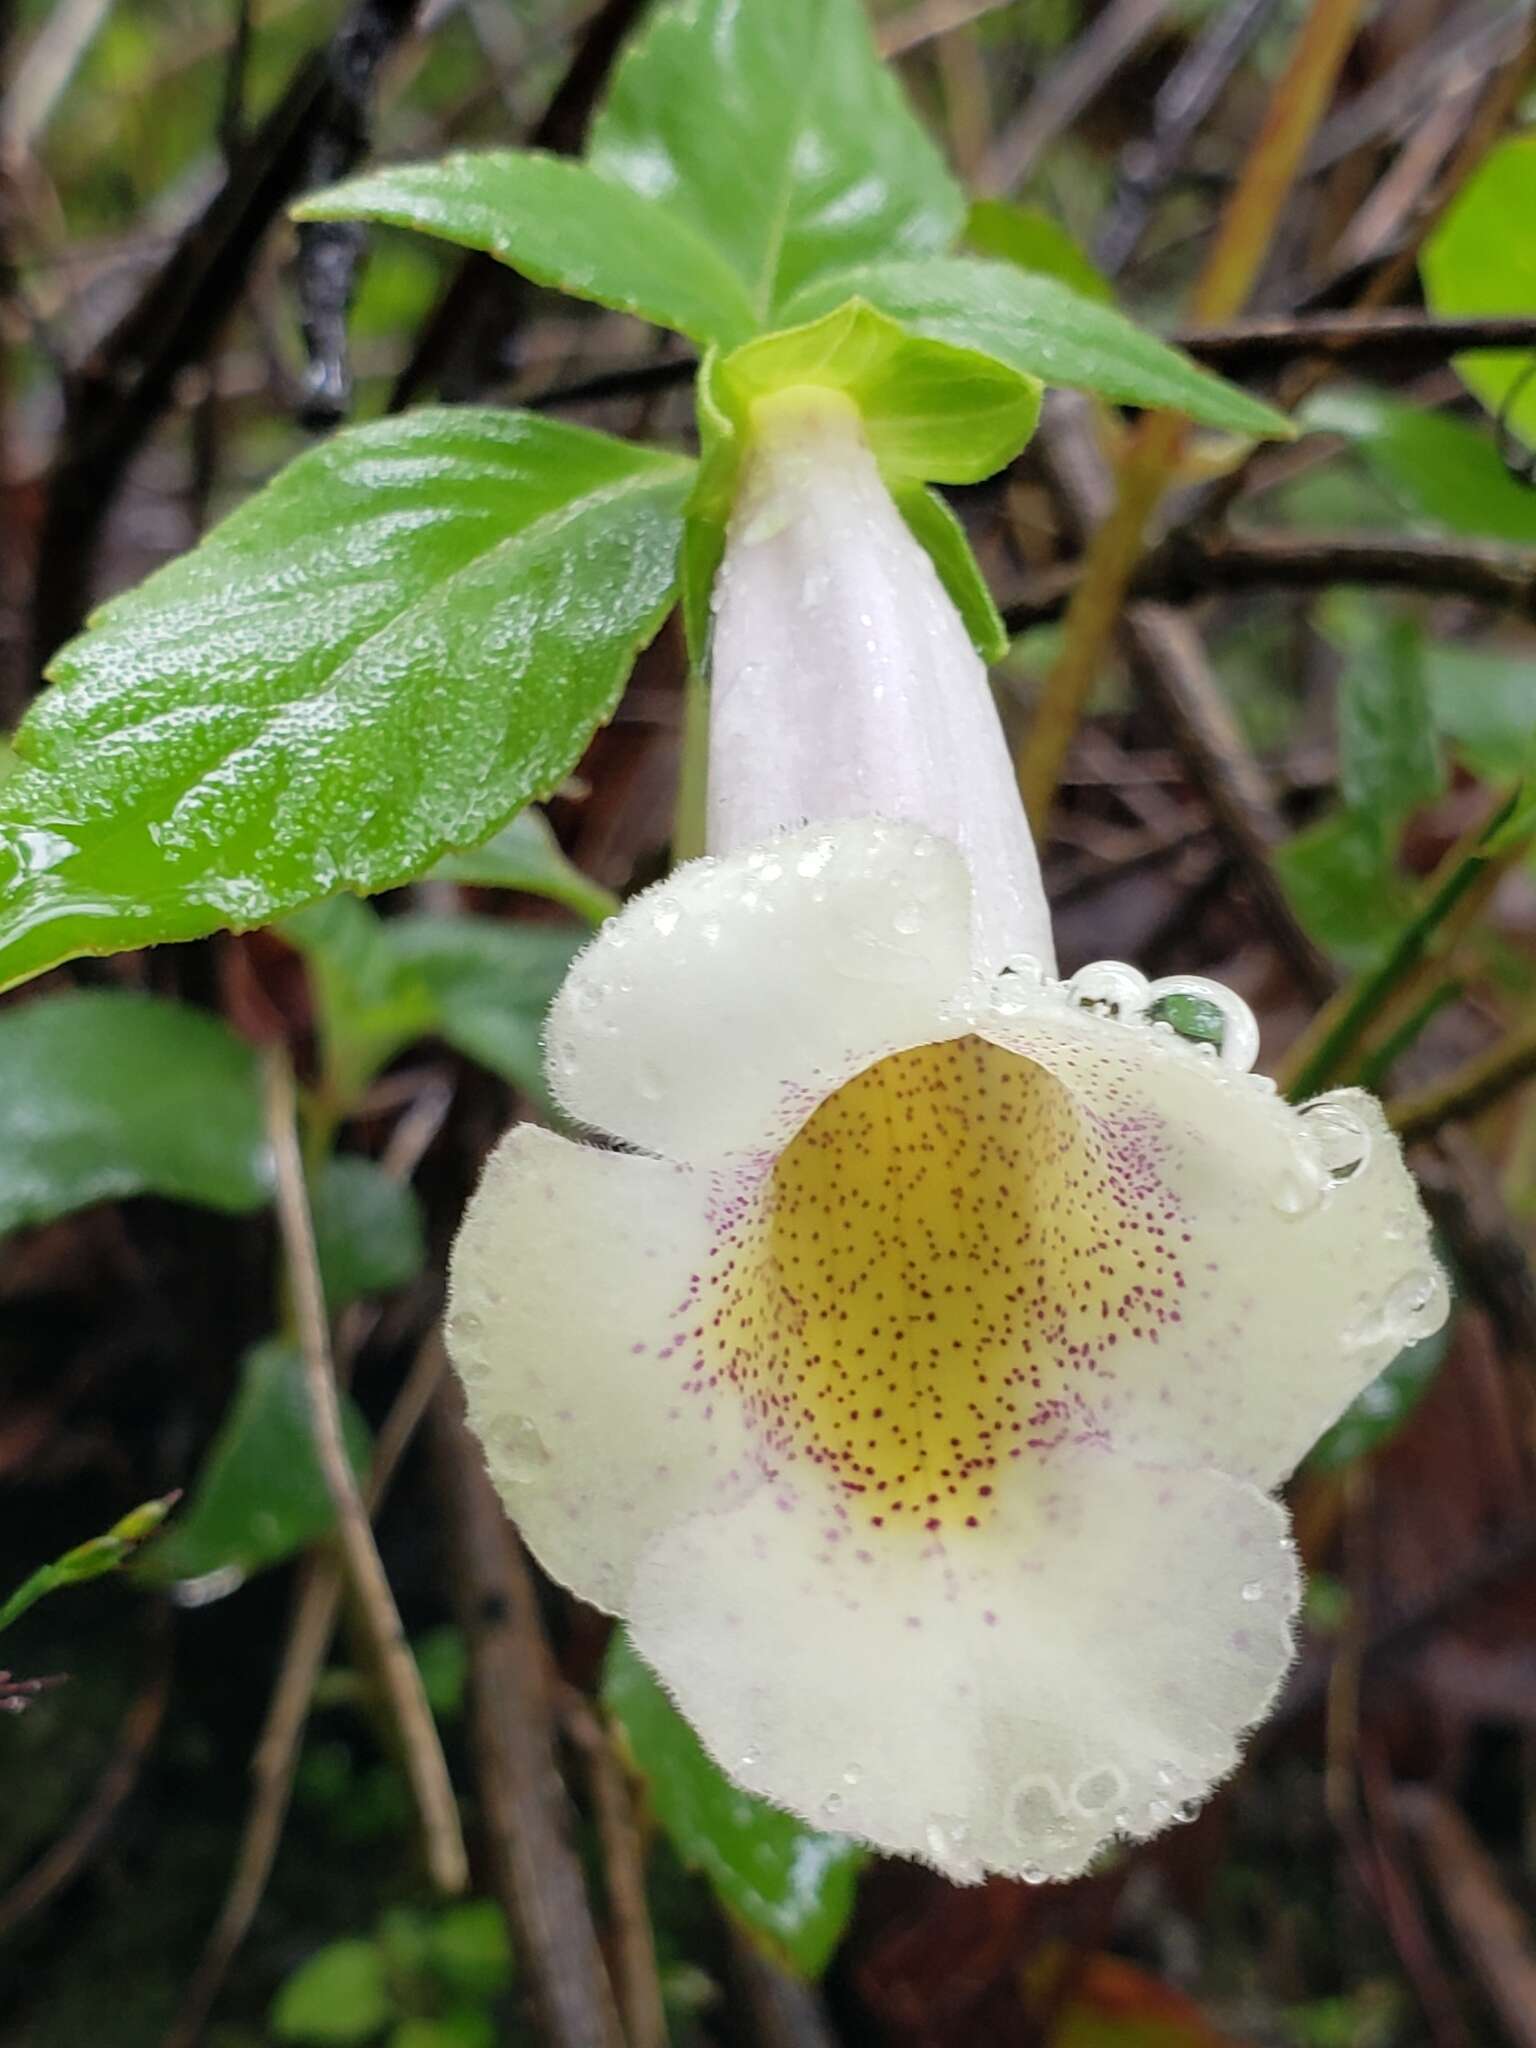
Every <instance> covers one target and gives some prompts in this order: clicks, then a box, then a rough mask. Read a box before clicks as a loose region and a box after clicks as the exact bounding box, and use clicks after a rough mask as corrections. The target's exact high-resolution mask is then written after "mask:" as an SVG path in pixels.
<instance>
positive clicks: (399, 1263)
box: [309, 1153, 427, 1315]
mask: <svg viewBox="0 0 1536 2048" xmlns="http://www.w3.org/2000/svg"><path fill="white" fill-rule="evenodd" d="M309 1200H310V1208H311V1210H312V1212H313V1216H314V1223H315V1249H316V1251H317V1252H318V1254H319V1258H320V1273H321V1277H322V1278H323V1280H324V1282H325V1298H326V1301H327V1303H328V1304H329V1306H330V1310H331V1313H332V1314H333V1315H336V1314H339V1313H340V1311H341V1310H342V1309H344V1308H345V1307H346V1306H347V1304H348V1302H352V1301H360V1300H362V1298H363V1297H364V1296H365V1295H369V1294H388V1293H389V1292H390V1291H391V1290H392V1289H393V1288H396V1287H404V1286H405V1285H406V1283H407V1282H408V1281H411V1280H414V1279H415V1278H416V1275H417V1274H418V1273H419V1272H420V1271H421V1269H422V1267H423V1266H424V1265H425V1264H426V1257H427V1248H426V1243H425V1240H424V1238H423V1236H422V1227H421V1206H420V1204H419V1203H418V1202H417V1200H416V1197H415V1195H414V1194H413V1193H412V1191H411V1190H410V1188H408V1187H406V1186H405V1185H404V1183H403V1182H401V1181H398V1180H393V1179H391V1177H390V1176H389V1175H388V1174H387V1173H386V1172H385V1171H384V1169H383V1168H382V1167H380V1166H376V1165H375V1164H374V1163H373V1161H372V1160H371V1159H360V1158H359V1157H358V1156H357V1155H356V1153H341V1154H338V1155H335V1156H333V1157H331V1158H329V1159H327V1160H326V1162H325V1164H324V1165H323V1166H322V1167H321V1169H320V1172H319V1174H318V1176H317V1177H316V1179H315V1180H314V1181H313V1182H312V1183H311V1186H310V1190H309Z"/></svg>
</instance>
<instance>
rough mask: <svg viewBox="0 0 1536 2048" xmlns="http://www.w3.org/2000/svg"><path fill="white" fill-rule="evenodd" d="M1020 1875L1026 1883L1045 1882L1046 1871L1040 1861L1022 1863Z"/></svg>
mask: <svg viewBox="0 0 1536 2048" xmlns="http://www.w3.org/2000/svg"><path fill="white" fill-rule="evenodd" d="M1019 1876H1020V1878H1021V1879H1022V1881H1023V1882H1024V1883H1025V1884H1044V1883H1045V1872H1044V1871H1043V1870H1042V1869H1041V1868H1040V1865H1039V1864H1038V1863H1025V1864H1021V1865H1020V1868H1019Z"/></svg>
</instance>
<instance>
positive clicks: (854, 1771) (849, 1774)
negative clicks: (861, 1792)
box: [843, 1764, 864, 1785]
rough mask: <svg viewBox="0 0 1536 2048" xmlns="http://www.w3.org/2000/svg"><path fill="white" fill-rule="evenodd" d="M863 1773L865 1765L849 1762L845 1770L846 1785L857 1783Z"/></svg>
mask: <svg viewBox="0 0 1536 2048" xmlns="http://www.w3.org/2000/svg"><path fill="white" fill-rule="evenodd" d="M863 1775H864V1767H863V1765H862V1764H849V1766H848V1768H847V1769H846V1770H845V1771H844V1772H843V1783H844V1784H845V1785H857V1784H858V1782H859V1780H860V1778H862V1777H863Z"/></svg>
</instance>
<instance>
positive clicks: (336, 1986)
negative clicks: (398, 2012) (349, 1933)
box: [271, 1941, 395, 2048]
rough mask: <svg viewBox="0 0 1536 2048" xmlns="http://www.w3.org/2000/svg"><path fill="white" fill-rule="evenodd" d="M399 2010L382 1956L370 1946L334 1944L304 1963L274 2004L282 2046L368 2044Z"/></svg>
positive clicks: (275, 2026)
mask: <svg viewBox="0 0 1536 2048" xmlns="http://www.w3.org/2000/svg"><path fill="white" fill-rule="evenodd" d="M394 2010H395V2001H394V1997H393V1994H392V1993H391V1991H390V1988H389V1977H388V1973H387V1971H386V1970H385V1967H384V1956H383V1952H382V1951H381V1950H380V1948H379V1947H378V1945H377V1943H375V1942H372V1941H333V1942H331V1943H330V1944H329V1946H328V1947H326V1948H322V1949H317V1950H316V1952H315V1953H314V1955H312V1956H311V1957H310V1958H309V1960H308V1962H306V1963H301V1964H300V1965H299V1967H298V1969H297V1970H295V1971H294V1973H293V1975H292V1976H291V1977H290V1978H289V1979H288V1981H287V1983H286V1984H285V1985H284V1986H283V1988H282V1990H281V1991H280V1992H279V1993H278V1994H277V1997H276V1999H275V2000H274V2001H273V2005H272V2013H271V2027H272V2031H273V2033H274V2034H275V2035H276V2036H277V2038H278V2040H279V2041H298V2042H313V2043H315V2044H316V2048H331V2044H335V2048H345V2044H347V2043H350V2042H354V2041H366V2040H368V2039H369V2038H370V2037H371V2036H372V2035H374V2034H376V2033H378V2031H379V2029H380V2028H381V2027H383V2026H385V2025H387V2024H388V2022H389V2020H390V2018H391V2017H392V2016H393V2014H394Z"/></svg>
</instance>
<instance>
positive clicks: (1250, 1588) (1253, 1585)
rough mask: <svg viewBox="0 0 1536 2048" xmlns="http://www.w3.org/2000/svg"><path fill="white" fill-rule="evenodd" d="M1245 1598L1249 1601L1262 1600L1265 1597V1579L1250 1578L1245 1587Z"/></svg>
mask: <svg viewBox="0 0 1536 2048" xmlns="http://www.w3.org/2000/svg"><path fill="white" fill-rule="evenodd" d="M1243 1598H1244V1599H1245V1600H1248V1601H1254V1600H1262V1599H1263V1598H1264V1581H1263V1580H1262V1579H1250V1580H1249V1581H1248V1583H1247V1585H1246V1586H1244V1588H1243Z"/></svg>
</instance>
